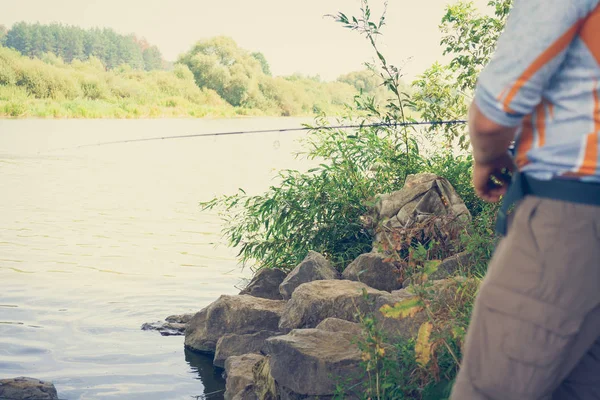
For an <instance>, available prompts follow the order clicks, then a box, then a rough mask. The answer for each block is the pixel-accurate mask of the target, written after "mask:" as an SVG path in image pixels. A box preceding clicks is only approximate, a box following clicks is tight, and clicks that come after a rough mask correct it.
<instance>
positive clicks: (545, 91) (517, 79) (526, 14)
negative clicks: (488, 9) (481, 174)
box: [475, 0, 600, 183]
mask: <svg viewBox="0 0 600 400" xmlns="http://www.w3.org/2000/svg"><path fill="white" fill-rule="evenodd" d="M599 82H600V0H515V2H514V5H513V8H512V10H511V13H510V15H509V17H508V20H507V24H506V27H505V30H504V32H503V33H502V35H501V36H500V39H499V40H498V43H497V45H496V51H495V53H494V56H493V57H492V60H491V61H490V63H489V64H488V65H487V66H486V67H485V68H484V70H483V71H482V73H481V75H480V76H479V79H478V82H477V87H476V90H475V103H476V104H477V106H478V107H479V108H480V110H481V112H482V113H483V114H484V115H485V116H487V117H488V118H489V119H490V120H492V121H494V122H496V123H498V124H499V125H503V126H510V127H518V130H517V136H516V154H515V162H516V164H517V166H518V167H519V170H520V171H522V172H524V173H526V174H528V175H531V176H532V177H534V178H537V179H544V180H545V179H551V178H570V179H573V178H574V179H579V180H582V181H591V182H599V183H600V162H599V155H600V143H599V140H598V134H599V131H600V94H599V90H600V83H599Z"/></svg>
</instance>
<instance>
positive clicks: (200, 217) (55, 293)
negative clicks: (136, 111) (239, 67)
mask: <svg viewBox="0 0 600 400" xmlns="http://www.w3.org/2000/svg"><path fill="white" fill-rule="evenodd" d="M303 121H307V120H300V119H241V120H239V119H238V120H152V121H146V120H144V121H44V120H23V121H9V120H0V285H1V286H0V288H1V290H0V378H4V377H15V376H31V377H36V378H40V379H44V380H50V381H52V382H54V383H55V385H56V386H57V388H58V391H59V395H60V396H61V398H63V399H69V400H70V399H191V398H194V396H201V395H203V394H205V393H212V392H215V391H219V390H221V389H223V382H222V381H221V380H220V378H219V373H218V371H214V370H213V368H212V365H211V363H210V361H211V360H210V359H206V358H204V357H201V356H199V355H196V354H190V353H187V352H184V349H183V337H162V336H160V335H159V334H158V333H156V332H144V331H141V330H140V326H141V325H142V324H143V323H144V322H151V321H157V320H162V319H164V318H165V317H166V316H168V315H170V314H179V313H186V312H195V311H198V310H199V309H201V308H202V307H204V306H205V305H207V304H209V303H210V302H212V301H214V300H215V299H216V298H217V297H218V296H219V295H221V294H235V293H237V289H236V288H235V285H237V284H239V283H240V282H241V281H242V280H243V279H244V278H247V277H248V275H249V272H250V271H248V270H244V271H242V270H241V269H240V268H239V266H238V265H237V263H236V260H235V257H234V256H235V252H234V251H233V250H231V249H228V248H227V247H226V246H224V245H223V244H222V240H221V236H220V229H221V225H220V219H219V218H218V216H217V215H216V214H215V213H207V212H204V213H203V212H201V211H200V209H199V207H198V202H199V201H203V200H208V199H210V198H212V197H213V196H214V195H220V194H229V193H234V192H235V191H236V190H237V189H238V188H240V187H242V188H244V189H247V190H248V191H249V193H260V192H262V191H263V190H264V189H266V188H267V187H268V185H269V184H271V183H272V182H273V181H272V178H273V176H274V170H276V169H281V168H298V169H304V168H307V167H308V163H307V162H306V161H302V160H296V159H295V158H294V157H293V155H292V153H293V152H294V151H296V150H298V149H300V146H299V145H298V143H297V138H299V137H301V136H302V135H303V133H291V134H290V133H273V134H255V135H246V136H229V137H219V138H200V139H181V140H170V141H155V142H142V143H129V144H121V145H111V146H101V147H86V148H82V149H73V148H72V147H74V146H78V145H84V144H93V143H97V142H103V141H111V140H120V139H136V138H145V137H154V136H166V135H180V134H190V133H210V132H219V131H237V130H246V129H271V128H280V127H298V126H300V123H301V122H303ZM62 148H67V149H63V150H57V149H62ZM209 398H220V395H217V396H210V397H209Z"/></svg>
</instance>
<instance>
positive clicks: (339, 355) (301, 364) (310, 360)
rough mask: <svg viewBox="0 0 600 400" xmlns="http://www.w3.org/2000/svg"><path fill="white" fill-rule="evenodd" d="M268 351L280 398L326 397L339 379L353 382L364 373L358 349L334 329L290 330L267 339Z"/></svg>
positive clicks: (331, 392) (332, 390) (333, 391)
mask: <svg viewBox="0 0 600 400" xmlns="http://www.w3.org/2000/svg"><path fill="white" fill-rule="evenodd" d="M267 354H268V355H269V364H270V371H271V375H272V376H273V378H274V379H275V382H277V386H278V388H279V390H280V392H281V394H282V396H281V397H282V398H284V397H285V398H290V399H291V398H293V399H300V398H307V397H309V398H316V397H317V396H318V398H327V397H328V396H332V395H333V394H335V391H336V386H337V384H339V383H340V382H341V381H342V380H343V381H344V383H346V384H348V383H350V384H352V383H355V382H358V381H359V380H360V378H361V377H362V373H363V371H362V368H361V366H360V363H361V356H362V354H361V352H360V350H359V349H358V347H357V346H356V345H355V344H352V343H351V341H350V340H348V339H347V338H346V337H345V336H344V335H340V334H339V333H336V332H329V331H325V330H320V329H299V330H293V331H292V332H290V333H289V334H287V335H284V336H276V337H273V338H270V339H268V340H267ZM283 394H285V396H283Z"/></svg>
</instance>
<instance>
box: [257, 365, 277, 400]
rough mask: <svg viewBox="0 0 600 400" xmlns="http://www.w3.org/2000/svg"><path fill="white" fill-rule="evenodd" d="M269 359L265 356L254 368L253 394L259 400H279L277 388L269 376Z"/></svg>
mask: <svg viewBox="0 0 600 400" xmlns="http://www.w3.org/2000/svg"><path fill="white" fill-rule="evenodd" d="M269 360H270V357H269V356H268V355H267V356H266V357H265V358H264V359H263V360H262V361H260V362H259V363H258V364H256V365H255V366H254V385H253V388H252V389H253V390H254V394H255V395H256V396H257V397H258V398H259V399H260V400H281V396H280V394H279V388H278V387H277V383H276V382H275V379H273V376H272V375H271V363H270V362H269Z"/></svg>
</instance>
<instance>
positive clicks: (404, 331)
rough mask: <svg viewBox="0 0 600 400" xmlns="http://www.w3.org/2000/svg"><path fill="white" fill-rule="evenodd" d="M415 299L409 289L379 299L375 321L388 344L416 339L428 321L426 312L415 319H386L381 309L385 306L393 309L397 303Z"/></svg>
mask: <svg viewBox="0 0 600 400" xmlns="http://www.w3.org/2000/svg"><path fill="white" fill-rule="evenodd" d="M413 298H415V295H414V294H412V293H410V292H409V291H408V290H407V289H401V290H397V291H394V292H392V293H388V294H387V295H385V296H381V297H379V298H378V299H377V303H376V304H377V306H376V310H377V311H376V312H375V320H376V321H377V327H378V328H379V329H381V330H382V331H383V332H384V333H385V336H386V341H387V342H395V341H397V340H398V339H411V338H414V337H416V336H417V334H418V332H419V328H420V327H421V325H422V324H423V323H424V322H425V321H427V315H426V314H425V311H420V312H418V313H417V314H416V315H415V316H414V317H410V318H402V319H396V318H388V317H385V316H384V315H383V314H382V313H381V311H380V309H381V307H383V306H385V305H388V306H390V307H393V306H394V305H396V304H397V303H400V302H402V301H406V300H410V299H413Z"/></svg>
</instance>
